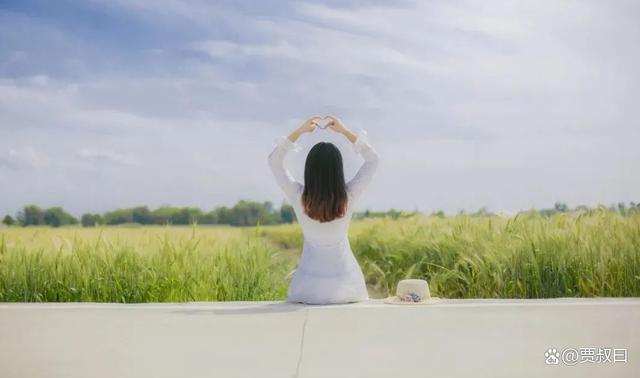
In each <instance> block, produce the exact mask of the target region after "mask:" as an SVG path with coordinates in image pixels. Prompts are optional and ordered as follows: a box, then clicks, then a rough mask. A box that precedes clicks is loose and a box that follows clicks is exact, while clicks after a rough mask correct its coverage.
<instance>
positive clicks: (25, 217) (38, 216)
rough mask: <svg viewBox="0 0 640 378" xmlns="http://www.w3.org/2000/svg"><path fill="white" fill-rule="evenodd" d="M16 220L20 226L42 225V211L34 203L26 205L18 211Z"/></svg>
mask: <svg viewBox="0 0 640 378" xmlns="http://www.w3.org/2000/svg"><path fill="white" fill-rule="evenodd" d="M18 222H19V223H20V224H21V225H22V226H39V225H43V224H44V211H43V210H42V209H41V208H40V207H38V206H36V205H27V206H25V207H24V208H23V209H22V210H20V211H19V212H18Z"/></svg>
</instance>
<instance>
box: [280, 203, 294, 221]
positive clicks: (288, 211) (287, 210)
mask: <svg viewBox="0 0 640 378" xmlns="http://www.w3.org/2000/svg"><path fill="white" fill-rule="evenodd" d="M280 220H281V221H282V222H285V223H293V222H294V221H295V220H296V213H295V211H293V206H291V205H287V204H282V205H281V206H280Z"/></svg>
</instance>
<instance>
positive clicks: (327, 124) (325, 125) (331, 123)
mask: <svg viewBox="0 0 640 378" xmlns="http://www.w3.org/2000/svg"><path fill="white" fill-rule="evenodd" d="M327 117H329V116H324V117H323V118H322V120H325V119H327ZM333 123H334V121H333V120H332V119H329V120H328V121H327V122H326V123H325V124H324V126H323V125H320V123H319V122H317V121H316V126H318V127H319V128H321V129H322V130H324V129H326V128H327V127H329V126H331V125H333Z"/></svg>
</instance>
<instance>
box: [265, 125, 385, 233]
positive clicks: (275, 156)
mask: <svg viewBox="0 0 640 378" xmlns="http://www.w3.org/2000/svg"><path fill="white" fill-rule="evenodd" d="M352 146H353V150H354V151H355V152H356V153H357V154H359V155H360V156H362V158H364V164H362V166H360V168H359V169H358V171H357V172H356V174H355V176H354V177H353V178H352V179H351V180H349V181H347V182H346V190H347V198H348V206H347V213H346V214H345V216H344V217H342V218H337V219H334V220H333V221H331V222H325V223H322V222H319V221H317V220H315V219H312V218H310V217H308V216H307V215H306V214H305V213H304V211H303V207H302V202H301V199H302V192H303V190H304V185H303V184H302V183H300V182H298V181H296V180H295V179H294V177H293V176H292V175H291V173H290V172H289V170H288V169H287V168H286V167H285V166H284V158H285V156H286V154H287V153H288V152H289V151H294V152H299V151H300V146H299V145H298V144H297V143H295V142H292V141H291V140H289V138H287V137H286V136H284V135H282V136H280V137H279V138H278V139H277V140H276V146H275V147H274V149H273V151H271V153H270V154H269V158H268V161H269V167H270V168H271V171H272V173H273V176H274V177H275V179H276V182H277V183H278V186H280V188H281V189H282V191H283V192H284V193H285V196H286V198H287V200H288V201H289V203H291V206H292V207H293V209H294V211H295V214H296V217H297V218H298V222H299V223H300V226H301V227H302V230H303V233H304V235H305V239H308V240H309V241H317V242H327V241H329V242H330V241H337V240H338V239H341V238H343V237H345V234H346V232H347V231H348V226H349V220H350V219H351V216H352V215H353V209H354V205H355V204H356V203H357V202H358V199H359V198H360V196H361V194H362V192H363V191H364V189H365V188H366V187H367V186H368V185H369V183H370V182H371V179H372V177H373V176H374V173H375V172H376V170H377V168H378V164H379V160H380V158H379V154H378V152H377V151H376V150H375V149H374V148H373V147H372V146H371V144H370V143H369V141H368V138H367V132H366V131H365V130H362V129H361V130H360V132H359V133H358V135H357V138H356V140H355V142H354V143H353V144H352Z"/></svg>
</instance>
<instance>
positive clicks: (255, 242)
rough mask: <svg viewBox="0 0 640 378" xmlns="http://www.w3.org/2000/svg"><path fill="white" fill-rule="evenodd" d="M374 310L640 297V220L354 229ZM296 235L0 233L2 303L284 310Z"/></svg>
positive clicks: (405, 221) (449, 222) (588, 217)
mask: <svg viewBox="0 0 640 378" xmlns="http://www.w3.org/2000/svg"><path fill="white" fill-rule="evenodd" d="M349 238H350V242H351V246H352V249H353V251H354V254H355V256H356V258H357V259H358V261H359V263H360V265H361V267H362V269H363V271H364V273H365V277H366V281H367V286H368V287H369V291H370V296H371V297H373V298H376V297H384V296H386V295H389V294H393V293H394V291H395V285H396V283H397V282H398V280H400V279H403V278H423V279H427V280H428V281H429V285H430V288H431V292H432V295H435V296H440V297H445V298H553V297H594V296H606V297H622V296H640V214H631V215H626V216H622V215H620V214H618V213H615V212H611V211H607V210H591V211H588V212H582V213H576V214H573V213H562V214H557V215H554V216H551V217H547V216H542V215H540V214H538V213H524V214H520V215H518V216H515V217H510V218H505V217H498V216H490V217H472V216H468V215H460V216H454V217H447V218H440V217H435V216H421V215H418V216H412V217H408V218H401V219H397V220H394V219H390V218H380V219H364V220H358V221H354V222H353V223H352V225H351V228H350V234H349ZM302 243H303V235H302V232H301V230H300V228H299V226H298V225H297V224H291V225H278V226H260V225H257V226H256V227H217V226H196V225H194V226H190V227H189V226H185V227H175V226H174V227H161V226H156V227H149V226H145V227H134V226H128V227H98V228H79V227H70V228H64V227H63V228H47V227H27V228H18V227H15V228H6V229H0V301H4V302H68V301H84V302H121V303H141V302H188V301H232V300H253V301H259V300H284V299H285V298H286V292H287V287H288V283H289V280H290V278H291V274H292V273H293V272H294V270H295V268H296V264H297V260H298V258H299V256H300V252H301V249H302Z"/></svg>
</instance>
